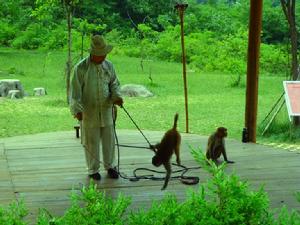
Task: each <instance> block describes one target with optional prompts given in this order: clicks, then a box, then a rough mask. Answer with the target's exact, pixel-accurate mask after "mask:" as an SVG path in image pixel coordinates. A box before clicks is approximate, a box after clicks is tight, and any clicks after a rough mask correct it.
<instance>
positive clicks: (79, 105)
mask: <svg viewBox="0 0 300 225" xmlns="http://www.w3.org/2000/svg"><path fill="white" fill-rule="evenodd" d="M70 89H71V94H70V110H71V113H72V114H73V115H76V114H77V113H78V112H82V113H83V121H82V122H83V126H85V127H87V128H96V127H105V126H110V125H112V124H113V120H112V105H113V102H114V101H115V100H116V98H118V97H120V96H121V95H120V83H119V81H118V78H117V76H116V73H115V70H114V67H113V64H112V63H111V62H109V61H107V60H105V61H104V62H102V63H101V64H98V65H96V64H94V63H93V62H91V60H90V57H87V58H85V59H83V60H81V61H80V62H79V63H78V64H77V65H76V66H75V70H74V76H73V77H72V79H71V87H70Z"/></svg>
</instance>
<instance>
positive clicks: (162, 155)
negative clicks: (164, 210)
mask: <svg viewBox="0 0 300 225" xmlns="http://www.w3.org/2000/svg"><path fill="white" fill-rule="evenodd" d="M177 121H178V113H176V114H175V117H174V125H173V128H171V129H170V130H168V131H167V132H166V133H165V135H164V136H163V138H162V140H161V142H160V143H158V144H156V145H154V146H151V148H152V149H153V150H154V152H155V156H153V158H152V164H153V165H154V166H156V167H158V166H160V165H163V166H164V167H165V169H166V177H165V182H164V186H163V187H162V188H161V190H164V189H166V187H167V186H168V182H169V180H170V177H171V172H172V168H171V157H172V155H173V153H175V155H176V162H177V164H178V165H180V153H179V151H180V142H181V136H180V134H179V132H178V131H177V130H176V128H177Z"/></svg>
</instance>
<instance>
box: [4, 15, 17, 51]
mask: <svg viewBox="0 0 300 225" xmlns="http://www.w3.org/2000/svg"><path fill="white" fill-rule="evenodd" d="M16 32H17V29H16V27H15V26H14V25H12V24H9V23H8V22H7V21H5V20H0V45H3V46H9V45H10V42H11V41H12V40H13V39H14V38H15V36H16Z"/></svg>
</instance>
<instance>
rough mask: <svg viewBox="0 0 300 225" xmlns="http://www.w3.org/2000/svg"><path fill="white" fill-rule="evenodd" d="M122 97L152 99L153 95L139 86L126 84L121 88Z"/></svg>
mask: <svg viewBox="0 0 300 225" xmlns="http://www.w3.org/2000/svg"><path fill="white" fill-rule="evenodd" d="M121 95H122V96H129V97H152V96H153V93H152V92H151V91H149V90H148V89H147V88H146V87H144V86H143V85H139V84H125V85H123V86H121Z"/></svg>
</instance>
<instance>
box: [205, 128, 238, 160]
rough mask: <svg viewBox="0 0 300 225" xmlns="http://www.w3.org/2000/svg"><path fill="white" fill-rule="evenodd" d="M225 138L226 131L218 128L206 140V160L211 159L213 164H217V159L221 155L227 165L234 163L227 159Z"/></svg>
mask: <svg viewBox="0 0 300 225" xmlns="http://www.w3.org/2000/svg"><path fill="white" fill-rule="evenodd" d="M225 137H227V129H226V128H225V127H219V128H218V129H217V130H216V132H214V133H213V134H212V135H210V137H209V138H208V143H207V149H206V158H207V159H212V160H213V161H214V162H216V163H217V162H218V158H219V157H220V156H221V154H222V155H223V157H224V160H225V161H226V162H227V163H234V162H233V161H230V160H228V159H227V155H226V149H225Z"/></svg>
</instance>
